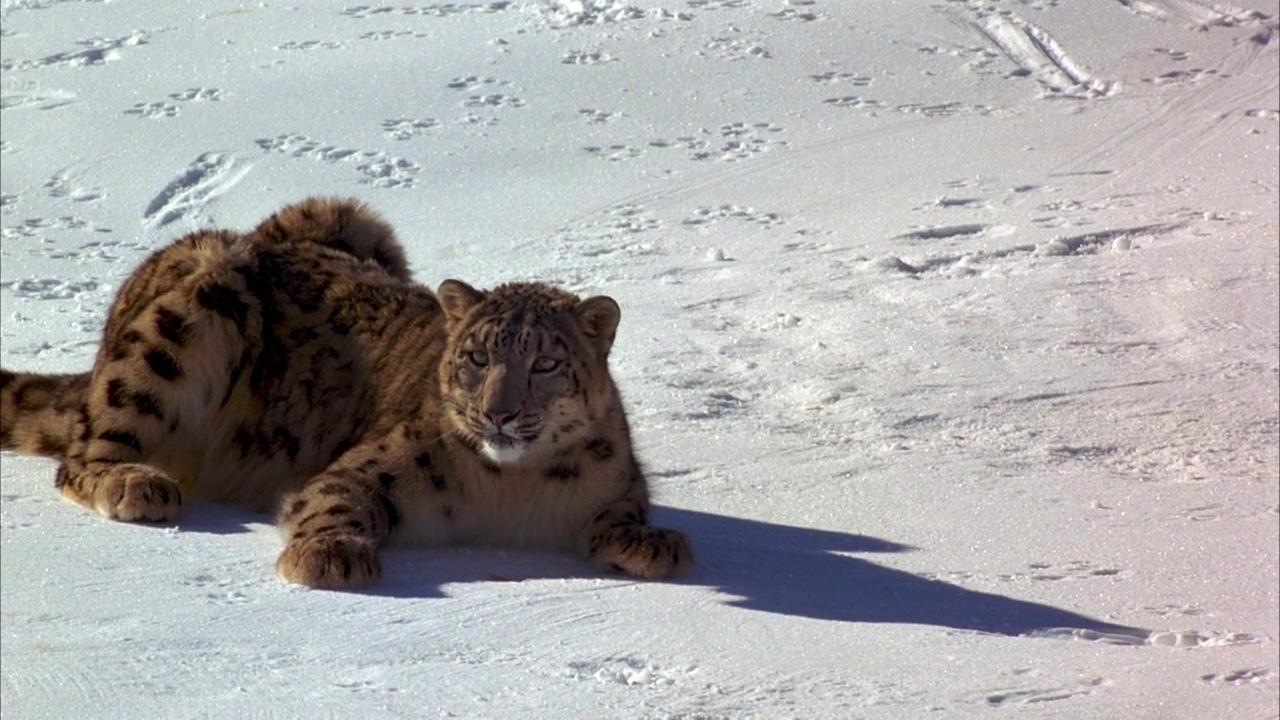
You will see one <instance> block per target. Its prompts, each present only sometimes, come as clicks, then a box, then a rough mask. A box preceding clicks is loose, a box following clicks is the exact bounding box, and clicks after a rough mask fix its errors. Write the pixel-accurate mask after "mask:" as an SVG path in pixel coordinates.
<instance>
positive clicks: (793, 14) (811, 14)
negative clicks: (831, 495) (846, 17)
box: [765, 3, 827, 22]
mask: <svg viewBox="0 0 1280 720" xmlns="http://www.w3.org/2000/svg"><path fill="white" fill-rule="evenodd" d="M793 4H797V5H799V4H802V3H793ZM804 4H810V3H804ZM765 14H766V15H768V16H769V17H771V18H774V19H775V20H796V21H799V22H813V21H814V20H824V19H826V17H827V16H826V15H825V14H823V13H820V12H815V11H812V10H797V9H796V8H793V7H790V8H783V9H781V10H778V11H777V12H771V13H765Z"/></svg>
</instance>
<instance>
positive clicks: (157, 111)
mask: <svg viewBox="0 0 1280 720" xmlns="http://www.w3.org/2000/svg"><path fill="white" fill-rule="evenodd" d="M124 114H125V115H136V116H138V117H141V118H147V119H155V118H166V117H177V115H178V106H177V105H170V104H169V103H164V102H151V103H136V104H135V105H134V106H133V107H131V108H129V109H128V110H125V111H124Z"/></svg>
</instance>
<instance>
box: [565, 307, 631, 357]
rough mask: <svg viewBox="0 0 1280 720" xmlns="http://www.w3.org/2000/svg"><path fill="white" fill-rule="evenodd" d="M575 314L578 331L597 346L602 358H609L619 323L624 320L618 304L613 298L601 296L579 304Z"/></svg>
mask: <svg viewBox="0 0 1280 720" xmlns="http://www.w3.org/2000/svg"><path fill="white" fill-rule="evenodd" d="M574 313H575V314H576V315H577V318H578V329H580V330H581V331H582V334H583V335H585V336H586V337H587V341H588V342H590V343H591V344H592V345H593V346H595V349H596V352H598V353H600V357H602V358H605V357H608V356H609V350H610V348H612V347H613V338H614V335H615V334H616V333H617V332H618V321H619V320H621V319H622V309H621V308H619V307H618V303H616V302H614V300H613V298H611V297H608V296H605V295H599V296H596V297H593V298H587V299H586V300H583V301H582V302H580V303H578V306H577V307H576V308H574Z"/></svg>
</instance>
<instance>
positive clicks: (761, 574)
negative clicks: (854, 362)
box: [655, 508, 1150, 644]
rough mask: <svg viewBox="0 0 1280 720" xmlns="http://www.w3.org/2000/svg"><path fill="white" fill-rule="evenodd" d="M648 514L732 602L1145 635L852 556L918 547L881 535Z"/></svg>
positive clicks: (959, 625) (971, 624)
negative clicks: (688, 548) (671, 530)
mask: <svg viewBox="0 0 1280 720" xmlns="http://www.w3.org/2000/svg"><path fill="white" fill-rule="evenodd" d="M655 515H656V521H657V522H658V523H659V524H662V525H669V526H672V527H679V528H684V529H686V530H687V531H688V532H689V534H690V536H691V539H692V542H693V545H694V550H695V552H697V553H698V560H699V566H698V569H697V570H696V571H695V574H694V576H693V577H692V578H690V580H689V582H693V583H696V584H699V585H707V586H711V587H714V588H715V589H717V590H718V591H720V592H723V593H725V594H728V595H732V596H734V597H735V598H736V599H733V600H729V601H727V602H728V603H729V604H731V605H733V606H736V607H741V608H745V609H749V610H758V611H762V612H771V613H780V614H784V615H796V616H801V617H809V618H815V619H820V620H836V621H843V622H859V623H908V624H917V625H935V626H939V627H946V628H954V629H959V630H974V631H978V632H987V633H997V634H1001V635H1034V634H1045V635H1049V636H1059V637H1061V636H1072V637H1085V638H1090V639H1100V640H1104V641H1107V642H1114V643H1120V644H1141V643H1143V642H1145V640H1146V639H1147V637H1148V636H1149V635H1150V631H1149V630H1144V629H1141V628H1133V627H1127V626H1124V625H1118V624H1114V623H1109V622H1105V621H1102V620H1098V619H1095V618H1091V617H1087V616H1084V615H1080V614H1078V613H1074V612H1071V611H1069V610H1063V609H1061V608H1056V607H1053V606H1050V605H1042V604H1040V603H1035V602H1030V601H1026V600H1019V599H1017V598H1013V597H1009V596H1006V595H998V594H993V593H985V592H978V591H976V590H969V589H966V588H963V587H960V586H957V585H952V584H950V583H946V582H942V581H940V580H932V579H928V578H925V577H921V576H919V575H915V574H912V573H909V572H904V571H902V570H895V569H892V568H888V567H884V566H883V565H879V564H877V563H875V562H873V561H872V560H870V559H867V558H864V557H860V556H863V555H875V554H883V553H902V552H910V551H912V550H915V549H916V548H913V547H911V546H908V545H901V544H898V543H894V542H891V541H888V540H882V539H879V538H874V537H868V536H865V535H856V534H852V533H842V532H834V531H830V530H815V529H811V528H804V527H795V526H789V525H777V524H773V523H767V522H761V521H758V520H746V519H742V518H734V517H728V516H724V515H714V514H710V513H702V512H695V511H691V510H679V509H674V508H660V509H658V510H657V511H656V512H655ZM1077 631H1083V632H1077Z"/></svg>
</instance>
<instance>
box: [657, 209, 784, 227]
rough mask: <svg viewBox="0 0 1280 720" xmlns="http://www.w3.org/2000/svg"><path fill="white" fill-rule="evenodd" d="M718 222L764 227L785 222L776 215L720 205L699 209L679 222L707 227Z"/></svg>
mask: <svg viewBox="0 0 1280 720" xmlns="http://www.w3.org/2000/svg"><path fill="white" fill-rule="evenodd" d="M720 220H738V221H740V222H745V223H751V224H752V225H762V226H764V227H773V226H775V225H781V224H783V223H784V222H786V221H785V220H783V219H782V216H781V215H779V214H778V213H772V212H760V211H757V210H756V209H755V208H752V207H747V206H743V205H720V206H717V207H709V206H703V207H699V208H697V209H696V210H694V211H693V212H692V213H690V214H689V216H688V217H686V218H685V219H684V220H681V221H680V223H681V224H682V225H709V224H711V223H714V222H718V221H720Z"/></svg>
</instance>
